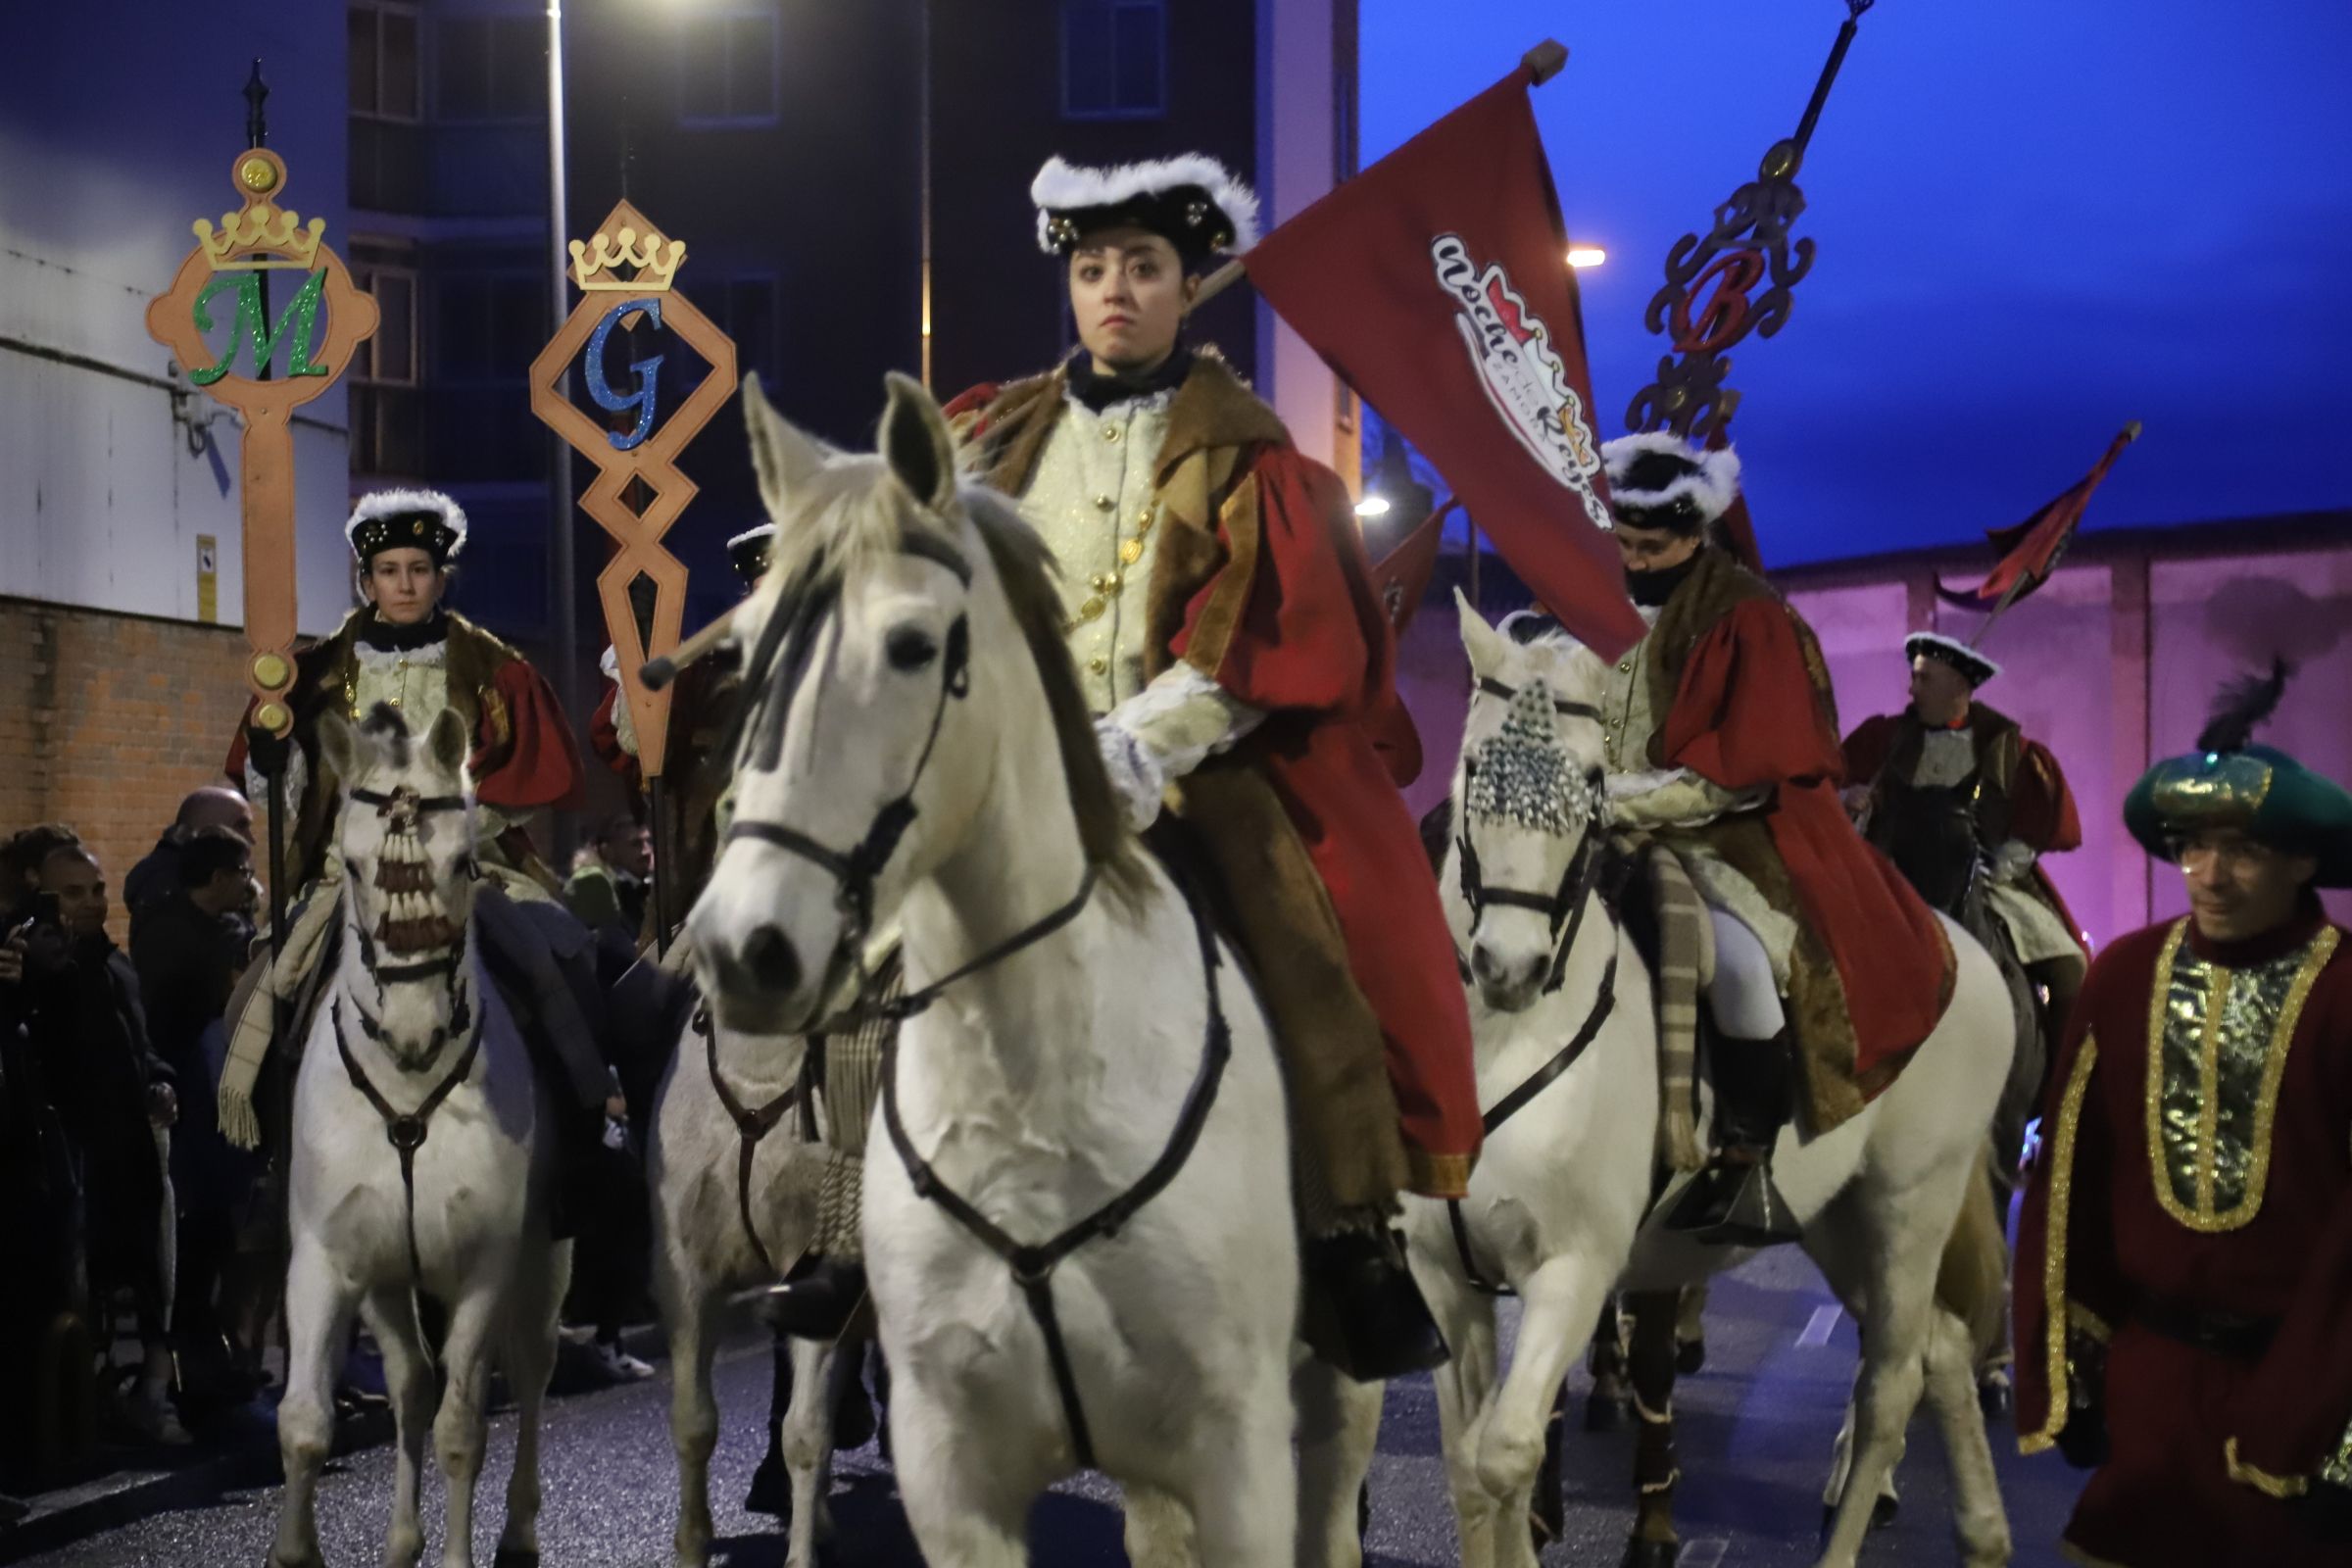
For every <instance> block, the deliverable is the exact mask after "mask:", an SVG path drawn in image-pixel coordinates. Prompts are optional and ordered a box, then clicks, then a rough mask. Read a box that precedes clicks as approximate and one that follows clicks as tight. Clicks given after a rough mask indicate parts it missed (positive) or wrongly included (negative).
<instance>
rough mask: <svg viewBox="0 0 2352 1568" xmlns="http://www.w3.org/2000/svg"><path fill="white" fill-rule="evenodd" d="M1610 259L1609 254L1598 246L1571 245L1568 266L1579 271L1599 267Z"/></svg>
mask: <svg viewBox="0 0 2352 1568" xmlns="http://www.w3.org/2000/svg"><path fill="white" fill-rule="evenodd" d="M1608 259H1609V253H1608V252H1607V251H1604V250H1602V249H1601V248H1600V247H1599V246H1597V245H1571V246H1569V247H1568V265H1569V266H1570V267H1573V268H1576V269H1578V270H1583V269H1585V268H1588V267H1598V266H1599V265H1600V264H1601V263H1603V262H1605V261H1607V260H1608Z"/></svg>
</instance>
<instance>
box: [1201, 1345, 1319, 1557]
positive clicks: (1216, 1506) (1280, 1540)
mask: <svg viewBox="0 0 2352 1568" xmlns="http://www.w3.org/2000/svg"><path fill="white" fill-rule="evenodd" d="M1234 1401H1235V1403H1236V1405H1237V1406H1238V1408H1236V1409H1234V1410H1233V1411H1232V1413H1231V1414H1230V1415H1229V1416H1226V1417H1224V1418H1223V1419H1220V1420H1218V1421H1215V1422H1213V1423H1201V1424H1200V1425H1198V1426H1197V1427H1196V1429H1195V1437H1194V1453H1193V1456H1192V1457H1193V1463H1192V1467H1191V1468H1192V1472H1193V1473H1192V1476H1191V1479H1190V1485H1189V1486H1188V1488H1187V1489H1186V1490H1187V1492H1188V1493H1189V1495H1188V1497H1187V1498H1186V1500H1187V1501H1188V1502H1189V1503H1190V1504H1191V1508H1192V1515H1193V1540H1194V1544H1195V1550H1196V1551H1197V1552H1198V1554H1199V1555H1198V1560H1199V1562H1200V1563H1201V1564H1202V1565H1203V1568H1227V1565H1229V1564H1230V1565H1231V1568H1287V1565H1288V1564H1290V1563H1291V1561H1292V1559H1293V1555H1294V1553H1296V1552H1297V1550H1298V1546H1299V1474H1298V1471H1297V1470H1296V1469H1295V1468H1294V1467H1293V1461H1292V1458H1291V1426H1292V1420H1293V1412H1292V1408H1291V1390H1290V1378H1289V1373H1288V1368H1287V1367H1286V1366H1285V1365H1284V1364H1282V1363H1281V1362H1276V1363H1275V1364H1273V1365H1271V1366H1269V1367H1267V1368H1266V1369H1265V1370H1264V1371H1263V1372H1262V1373H1261V1374H1260V1378H1259V1382H1258V1383H1257V1385H1256V1386H1254V1387H1251V1388H1246V1389H1242V1390H1238V1391H1236V1393H1235V1395H1234ZM1349 1512H1350V1513H1351V1514H1352V1512H1353V1509H1352V1508H1350V1509H1349Z"/></svg>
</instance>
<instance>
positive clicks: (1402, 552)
mask: <svg viewBox="0 0 2352 1568" xmlns="http://www.w3.org/2000/svg"><path fill="white" fill-rule="evenodd" d="M1459 510H1461V509H1460V506H1459V504H1458V503H1456V502H1452V501H1448V502H1446V504H1445V505H1444V506H1442V507H1440V508H1438V509H1437V510H1436V511H1435V512H1432V513H1431V514H1430V515H1428V516H1427V517H1424V518H1423V519H1422V520H1421V525H1420V526H1419V527H1417V528H1415V529H1414V530H1413V531H1412V532H1411V533H1408V534H1406V535H1405V536H1404V538H1403V540H1402V541H1401V542H1400V543H1398V545H1397V548H1396V549H1394V550H1392V551H1390V552H1389V553H1388V554H1387V555H1385V556H1383V557H1381V558H1380V560H1379V561H1377V562H1375V563H1374V564H1373V566H1372V589H1373V591H1374V592H1375V593H1377V594H1379V595H1380V604H1381V608H1382V609H1383V610H1385V611H1387V612H1388V613H1389V629H1390V630H1391V631H1393V632H1395V633H1396V634H1397V636H1398V637H1400V638H1401V637H1402V636H1403V635H1404V628H1405V627H1407V626H1409V625H1411V624H1412V623H1413V612H1414V611H1416V610H1419V609H1420V608H1421V601H1422V600H1423V599H1424V598H1426V597H1427V596H1428V594H1429V579H1430V578H1431V577H1432V576H1434V575H1435V574H1436V572H1437V569H1438V548H1439V546H1441V545H1442V544H1444V543H1445V541H1446V518H1448V517H1450V516H1452V515H1454V513H1456V512H1458V511H1459Z"/></svg>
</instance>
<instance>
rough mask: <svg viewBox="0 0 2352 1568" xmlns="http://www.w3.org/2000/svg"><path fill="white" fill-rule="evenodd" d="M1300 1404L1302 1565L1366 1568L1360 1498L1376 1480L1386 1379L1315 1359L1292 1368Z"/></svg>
mask: <svg viewBox="0 0 2352 1568" xmlns="http://www.w3.org/2000/svg"><path fill="white" fill-rule="evenodd" d="M1291 1390H1292V1395H1293V1397H1294V1398H1295V1399H1296V1401H1297V1403H1298V1407H1299V1568H1362V1564H1363V1560H1364V1543H1363V1537H1362V1535H1361V1534H1360V1533H1359V1531H1358V1529H1357V1513H1356V1509H1357V1504H1358V1499H1360V1498H1362V1497H1363V1496H1364V1495H1365V1491H1364V1489H1365V1488H1366V1487H1368V1486H1369V1485H1370V1484H1371V1480H1370V1478H1371V1474H1372V1454H1373V1450H1374V1449H1376V1448H1377V1447H1378V1446H1379V1445H1380V1406H1381V1397H1382V1395H1383V1393H1384V1392H1385V1385H1383V1384H1378V1383H1358V1382H1356V1381H1355V1380H1354V1379H1353V1378H1350V1377H1348V1376H1345V1375H1344V1374H1342V1373H1341V1372H1339V1371H1338V1370H1337V1369H1336V1368H1334V1367H1332V1366H1331V1365H1330V1364H1328V1363H1327V1362H1324V1361H1321V1360H1315V1359H1309V1360H1307V1361H1305V1362H1304V1363H1302V1364H1301V1365H1300V1366H1299V1369H1298V1371H1297V1372H1295V1373H1294V1374H1292V1378H1291Z"/></svg>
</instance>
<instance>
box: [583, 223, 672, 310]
mask: <svg viewBox="0 0 2352 1568" xmlns="http://www.w3.org/2000/svg"><path fill="white" fill-rule="evenodd" d="M685 260H686V242H685V241H684V240H682V239H670V238H668V237H667V236H665V235H664V234H662V231H661V230H660V229H658V228H655V227H654V226H653V225H651V224H650V223H649V224H648V225H646V228H645V230H644V232H643V233H640V232H639V231H638V230H637V228H636V226H635V225H634V224H631V223H623V224H622V225H621V226H620V230H619V232H618V233H617V234H608V233H607V232H605V231H604V230H603V229H601V228H600V229H598V230H597V231H596V233H595V234H594V235H593V236H591V237H590V239H589V241H588V242H587V243H586V244H582V243H581V242H580V241H578V240H576V239H575V240H573V241H572V242H571V278H572V281H573V282H575V283H577V284H578V285H579V286H580V290H581V292H582V293H590V294H593V293H600V292H603V293H614V294H663V293H667V292H668V291H669V285H670V283H671V282H672V281H673V280H675V278H676V277H677V275H678V268H679V267H680V266H681V265H682V264H683V263H684V262H685ZM623 267H629V268H634V269H636V275H635V276H634V277H622V276H619V275H618V270H619V269H621V268H623Z"/></svg>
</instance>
